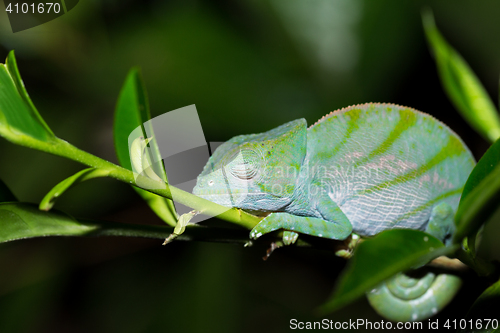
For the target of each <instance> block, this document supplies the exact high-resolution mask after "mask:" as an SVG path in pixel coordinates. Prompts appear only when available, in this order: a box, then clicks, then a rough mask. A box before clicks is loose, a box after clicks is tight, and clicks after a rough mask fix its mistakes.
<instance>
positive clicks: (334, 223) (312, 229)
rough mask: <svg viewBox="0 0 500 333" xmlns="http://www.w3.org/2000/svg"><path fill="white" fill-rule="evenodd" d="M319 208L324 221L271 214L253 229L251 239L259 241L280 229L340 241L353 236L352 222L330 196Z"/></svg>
mask: <svg viewBox="0 0 500 333" xmlns="http://www.w3.org/2000/svg"><path fill="white" fill-rule="evenodd" d="M323 198H324V199H323ZM318 207H321V208H320V209H318V211H319V213H320V214H321V216H322V217H323V219H321V218H317V217H308V216H297V215H292V214H288V213H271V214H269V215H268V216H267V217H266V218H264V219H263V220H262V221H260V222H259V224H257V225H256V226H255V227H254V228H253V229H252V231H251V232H250V238H252V239H257V238H259V237H260V236H262V235H264V234H267V233H269V232H271V231H274V230H279V229H284V230H288V231H293V232H295V233H302V234H307V235H311V236H316V237H323V238H330V239H338V240H343V239H346V238H347V237H348V236H349V235H350V234H351V232H352V225H351V222H349V219H348V218H347V217H346V216H345V215H344V213H343V212H342V210H340V208H339V207H338V206H337V205H336V204H335V202H333V201H332V200H331V199H330V197H328V195H324V196H322V199H321V200H320V201H319V203H318ZM294 237H295V236H294ZM285 242H286V241H285Z"/></svg>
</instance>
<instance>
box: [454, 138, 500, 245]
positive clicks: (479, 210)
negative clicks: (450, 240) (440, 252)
mask: <svg viewBox="0 0 500 333" xmlns="http://www.w3.org/2000/svg"><path fill="white" fill-rule="evenodd" d="M499 206H500V139H499V140H497V141H496V142H495V143H494V144H493V145H492V146H491V147H490V148H489V149H488V151H486V153H485V154H484V156H483V157H482V158H481V159H480V160H479V162H478V163H477V165H476V167H475V168H474V170H472V172H471V174H470V175H469V179H467V182H466V183H465V187H464V191H463V193H462V198H461V199H460V205H459V206H458V210H457V214H456V215H455V222H456V225H457V231H456V233H455V236H454V240H455V241H456V242H459V241H460V240H461V239H462V238H464V237H466V236H467V235H470V234H472V233H474V232H476V231H478V230H479V228H480V227H481V226H482V225H483V224H484V223H486V222H487V221H488V219H489V218H490V217H491V216H492V215H493V214H495V212H496V211H497V210H498V209H499Z"/></svg>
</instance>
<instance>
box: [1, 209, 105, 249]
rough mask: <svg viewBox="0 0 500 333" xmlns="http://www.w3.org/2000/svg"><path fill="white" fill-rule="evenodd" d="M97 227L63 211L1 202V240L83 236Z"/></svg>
mask: <svg viewBox="0 0 500 333" xmlns="http://www.w3.org/2000/svg"><path fill="white" fill-rule="evenodd" d="M95 229H96V227H95V226H92V225H83V224H80V223H78V221H76V220H75V219H73V218H72V217H70V216H68V215H66V214H64V213H61V212H42V211H40V210H38V207H36V206H35V205H32V204H27V203H2V204H0V242H8V241H12V240H16V239H22V238H31V237H41V236H83V235H86V234H88V233H91V232H92V231H94V230H95Z"/></svg>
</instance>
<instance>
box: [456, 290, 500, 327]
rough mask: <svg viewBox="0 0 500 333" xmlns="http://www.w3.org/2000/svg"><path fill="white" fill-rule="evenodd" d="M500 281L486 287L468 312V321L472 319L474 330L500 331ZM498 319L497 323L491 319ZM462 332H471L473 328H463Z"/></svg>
mask: <svg viewBox="0 0 500 333" xmlns="http://www.w3.org/2000/svg"><path fill="white" fill-rule="evenodd" d="M499 307H500V281H497V282H496V283H494V284H493V285H492V286H490V287H489V288H488V289H486V290H485V291H484V292H483V293H482V294H481V296H479V298H478V299H477V300H476V301H475V302H474V304H472V307H471V308H470V310H469V312H468V313H467V317H466V318H467V321H469V320H472V323H473V325H474V328H475V329H474V332H477V333H486V332H500V327H499V326H498V325H499V323H498V322H499V321H500V312H499V311H498V309H499ZM493 319H496V320H497V322H496V324H495V323H493V324H495V325H492V323H491V321H488V320H493ZM460 332H471V330H461V331H460Z"/></svg>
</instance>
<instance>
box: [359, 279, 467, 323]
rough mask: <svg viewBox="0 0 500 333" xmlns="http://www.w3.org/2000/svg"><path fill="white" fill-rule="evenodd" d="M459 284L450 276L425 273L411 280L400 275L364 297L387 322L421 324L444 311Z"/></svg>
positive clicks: (459, 282) (459, 280)
mask: <svg viewBox="0 0 500 333" xmlns="http://www.w3.org/2000/svg"><path fill="white" fill-rule="evenodd" d="M418 271H420V270H418ZM418 271H413V272H412V273H411V274H414V273H417V272H418ZM461 284H462V281H461V279H460V278H459V277H458V276H456V275H452V274H445V273H439V274H437V273H433V272H430V271H428V272H426V273H424V275H423V276H421V277H417V276H414V277H411V276H408V275H406V274H404V273H399V274H397V275H396V276H394V277H393V278H391V279H389V280H387V281H385V282H383V283H381V284H380V285H379V286H378V287H376V288H375V289H373V290H372V291H370V292H368V293H366V296H367V297H368V302H369V303H370V304H371V306H372V307H373V308H374V309H375V311H377V313H378V314H380V315H381V316H382V317H384V318H386V319H389V320H392V321H421V320H425V319H427V318H429V317H431V316H433V315H435V314H436V313H438V312H439V311H440V310H441V309H443V308H444V307H445V306H446V305H447V304H448V303H449V302H450V301H451V300H452V298H453V297H454V296H455V294H456V293H457V291H458V289H459V288H460V286H461Z"/></svg>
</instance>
